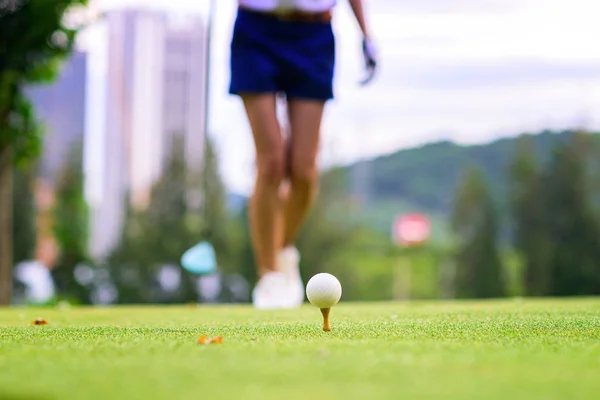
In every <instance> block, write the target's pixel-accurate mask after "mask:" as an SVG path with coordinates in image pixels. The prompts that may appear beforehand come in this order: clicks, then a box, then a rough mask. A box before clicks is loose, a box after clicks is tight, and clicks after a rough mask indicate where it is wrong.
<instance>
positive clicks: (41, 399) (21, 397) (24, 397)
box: [0, 391, 54, 400]
mask: <svg viewBox="0 0 600 400" xmlns="http://www.w3.org/2000/svg"><path fill="white" fill-rule="evenodd" d="M0 400H54V399H53V398H52V397H50V396H43V395H39V394H24V393H14V392H13V393H7V392H4V391H0Z"/></svg>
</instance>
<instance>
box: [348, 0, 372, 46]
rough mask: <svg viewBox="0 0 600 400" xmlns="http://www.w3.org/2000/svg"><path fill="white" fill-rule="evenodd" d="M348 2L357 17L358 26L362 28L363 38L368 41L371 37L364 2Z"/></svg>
mask: <svg viewBox="0 0 600 400" xmlns="http://www.w3.org/2000/svg"><path fill="white" fill-rule="evenodd" d="M348 2H349V3H350V7H351V8H352V12H353V13H354V16H355V17H356V22H358V26H359V27H360V30H361V31H362V33H363V36H364V37H365V39H367V38H368V37H369V32H368V30H367V23H366V21H365V11H364V7H363V2H362V0H348Z"/></svg>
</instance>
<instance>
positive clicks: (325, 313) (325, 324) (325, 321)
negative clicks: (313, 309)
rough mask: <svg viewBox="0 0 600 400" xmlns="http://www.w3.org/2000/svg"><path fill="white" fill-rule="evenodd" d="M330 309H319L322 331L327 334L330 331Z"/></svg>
mask: <svg viewBox="0 0 600 400" xmlns="http://www.w3.org/2000/svg"><path fill="white" fill-rule="evenodd" d="M330 311H331V308H321V314H322V315H323V330H324V331H325V332H329V331H330V330H331V324H330V323H329V312H330Z"/></svg>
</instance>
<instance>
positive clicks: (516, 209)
mask: <svg viewBox="0 0 600 400" xmlns="http://www.w3.org/2000/svg"><path fill="white" fill-rule="evenodd" d="M5 1H6V0H5ZM10 3H11V2H10V1H8V3H6V4H4V3H3V2H2V1H0V4H1V5H2V7H7V4H10ZM339 3H340V4H339V7H338V8H337V9H336V12H335V16H334V27H335V31H336V33H337V52H338V63H337V69H336V82H335V85H336V95H337V98H336V99H335V100H334V101H333V102H332V103H331V104H330V105H329V108H328V110H327V114H326V117H325V121H324V127H323V139H322V147H321V149H322V151H321V158H320V164H321V167H322V176H321V180H322V182H321V195H320V198H319V200H318V202H317V204H316V206H315V209H314V210H313V212H312V214H311V215H310V217H309V219H308V221H307V223H306V225H305V226H304V229H303V230H302V233H301V235H300V238H299V240H298V243H297V245H298V247H299V249H300V251H301V254H302V261H301V268H302V273H303V276H304V279H305V281H306V279H308V278H309V277H310V276H312V275H313V274H315V273H317V272H323V271H326V272H330V273H333V274H335V275H336V276H337V277H338V278H339V279H340V281H341V282H342V285H343V287H344V300H345V301H375V300H408V299H440V298H445V299H449V298H492V297H504V296H512V297H514V296H572V295H596V294H599V293H600V135H599V134H598V133H597V130H598V129H599V125H600V119H598V115H600V46H597V44H596V43H595V41H596V38H597V37H599V36H600V25H598V24H597V21H595V19H596V17H595V15H596V13H595V12H594V11H596V10H597V7H598V6H597V5H595V4H594V3H592V1H588V0H502V1H500V0H498V1H493V0H492V1H481V0H460V1H459V0H444V1H441V0H403V1H398V0H377V1H368V0H367V1H365V7H366V9H367V12H368V17H369V18H368V19H369V22H370V26H371V27H372V31H373V35H374V38H375V40H376V43H377V44H378V47H379V51H380V63H381V68H380V71H379V73H378V76H377V78H376V80H375V81H374V82H373V83H372V84H371V85H370V86H369V87H367V88H360V87H359V86H358V84H357V82H358V81H359V79H360V78H361V77H362V75H361V74H362V72H363V71H362V68H363V65H362V54H361V47H360V45H361V37H360V35H359V31H358V29H357V27H356V24H355V22H354V20H353V17H352V14H351V11H350V9H349V7H348V5H347V4H346V2H345V1H343V0H342V1H340V2H339ZM236 7H237V6H236V2H235V1H234V0H218V1H210V0H197V1H194V2H192V1H185V0H169V1H163V0H152V1H150V0H146V1H143V0H138V1H132V0H130V1H124V0H103V1H102V0H95V1H91V2H89V4H88V7H87V8H86V9H78V10H76V11H74V12H72V13H70V14H69V17H70V18H72V19H75V20H77V18H80V19H82V20H85V21H88V25H87V27H86V28H85V29H83V30H82V31H81V32H80V33H79V34H78V36H77V42H76V47H75V50H74V51H73V52H72V53H71V54H70V55H69V57H67V58H66V60H65V61H64V62H62V63H61V64H60V69H59V73H58V75H57V76H56V77H55V79H54V80H53V81H51V82H49V83H46V84H44V85H40V84H34V83H32V84H28V85H27V87H26V89H25V93H26V95H27V99H28V100H29V102H30V103H31V105H32V109H33V110H34V111H35V115H36V118H37V120H38V121H39V122H40V123H41V126H42V127H43V131H44V132H43V136H42V139H41V148H40V151H39V154H38V156H36V157H33V158H30V160H29V162H26V163H19V164H18V165H16V166H15V167H14V168H12V172H11V173H12V177H13V185H12V190H11V196H12V212H11V213H12V232H10V234H11V235H12V239H13V241H12V245H11V246H12V261H11V268H12V273H13V284H12V286H13V291H12V295H11V299H12V302H13V303H15V304H56V303H57V302H68V303H71V304H96V305H108V304H133V303H189V302H193V303H196V302H200V303H243V302H248V301H249V299H250V291H251V289H252V286H253V285H254V283H255V280H256V276H255V265H254V260H253V256H252V251H251V247H250V242H249V236H248V226H247V223H246V201H247V198H248V196H249V195H250V193H251V190H252V185H253V179H254V166H253V161H254V160H253V151H254V148H253V144H252V141H251V134H250V131H249V127H248V124H247V121H246V119H245V116H244V113H243V108H242V105H241V103H240V101H239V100H238V99H237V98H235V97H232V96H229V95H228V94H227V89H228V79H229V64H228V57H229V40H230V35H231V29H232V24H233V21H234V18H235V12H236ZM13 12H14V11H13ZM17 12H18V11H17ZM6 15H8V14H4V15H2V14H1V13H0V18H5V17H6ZM0 24H2V22H1V19H0ZM9 43H10V40H9ZM2 49H3V47H2V46H0V51H1V50H2ZM2 68H3V67H2V64H1V63H0V75H1V74H2V73H5V72H6V71H3V70H2ZM1 122H2V121H1V120H0V123H1ZM6 204H8V203H6ZM5 233H6V232H5ZM200 241H207V242H209V243H211V244H212V246H213V247H214V249H215V252H216V257H217V262H218V268H217V270H216V271H215V272H214V273H212V274H209V275H203V276H197V275H194V274H190V273H189V272H187V271H185V270H184V269H183V268H182V267H181V265H180V257H181V255H182V254H183V253H184V252H185V251H186V250H188V249H189V248H191V247H192V246H194V245H195V244H196V243H198V242H200ZM0 279H1V278H0Z"/></svg>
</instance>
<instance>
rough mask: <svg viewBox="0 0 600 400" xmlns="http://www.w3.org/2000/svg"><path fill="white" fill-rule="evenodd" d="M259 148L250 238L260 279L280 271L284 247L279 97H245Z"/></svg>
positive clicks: (282, 162) (283, 171)
mask: <svg viewBox="0 0 600 400" xmlns="http://www.w3.org/2000/svg"><path fill="white" fill-rule="evenodd" d="M241 97H242V100H243V101H244V107H245V108H246V114H247V116H248V121H249V122H250V127H251V129H252V135H253V136H254V144H255V147H256V167H257V170H256V185H255V187H254V193H253V195H252V198H251V199H250V210H249V211H250V215H249V222H250V235H251V237H252V246H253V248H254V255H255V258H256V263H257V266H258V274H259V277H262V276H263V275H264V274H265V273H267V272H270V271H275V270H277V265H276V257H277V252H278V251H279V249H280V248H281V243H282V206H283V205H282V202H281V199H280V195H279V186H280V184H281V181H282V179H283V177H284V173H285V146H284V141H283V137H282V135H281V130H280V126H279V122H278V121H277V115H276V108H275V104H276V103H275V95H273V94H259V95H242V96H241Z"/></svg>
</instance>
